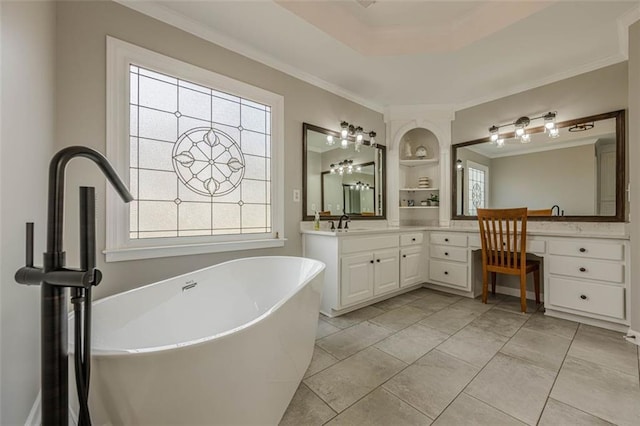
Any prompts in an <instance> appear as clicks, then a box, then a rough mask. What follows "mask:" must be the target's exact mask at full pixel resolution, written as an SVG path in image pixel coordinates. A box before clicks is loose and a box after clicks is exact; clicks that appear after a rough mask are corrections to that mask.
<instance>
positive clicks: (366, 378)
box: [304, 348, 406, 412]
mask: <svg viewBox="0 0 640 426" xmlns="http://www.w3.org/2000/svg"><path fill="white" fill-rule="evenodd" d="M405 367H406V364H405V363H404V362H402V361H400V360H398V359H396V358H394V357H392V356H391V355H387V354H385V353H384V352H382V351H380V350H378V349H376V348H367V349H365V350H363V351H361V352H358V353H357V354H355V355H354V356H352V357H349V358H347V359H346V360H344V361H341V362H339V363H337V364H334V365H332V366H331V367H329V368H327V369H326V370H324V371H321V372H320V373H318V374H315V375H313V376H311V377H309V378H308V379H305V380H304V383H305V384H306V385H307V386H309V388H310V389H311V390H313V391H314V392H315V393H316V394H317V395H319V396H320V397H321V398H322V399H323V400H324V401H325V402H326V403H327V404H329V406H330V407H331V408H333V409H334V410H335V411H337V412H341V411H343V410H344V409H345V408H347V407H349V406H350V405H352V404H353V403H354V402H356V401H357V400H359V399H360V398H362V397H363V396H365V395H366V394H368V393H369V392H371V391H372V390H374V389H375V388H376V387H378V386H380V385H381V384H382V383H384V382H385V381H387V380H388V379H389V378H391V377H392V376H393V375H394V374H396V373H398V372H399V371H400V370H402V369H403V368H405Z"/></svg>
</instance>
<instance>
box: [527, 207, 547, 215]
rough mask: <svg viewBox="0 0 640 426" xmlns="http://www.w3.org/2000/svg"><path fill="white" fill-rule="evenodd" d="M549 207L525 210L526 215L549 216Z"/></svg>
mask: <svg viewBox="0 0 640 426" xmlns="http://www.w3.org/2000/svg"><path fill="white" fill-rule="evenodd" d="M551 215H552V213H551V209H540V210H527V216H551Z"/></svg>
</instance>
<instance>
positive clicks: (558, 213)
mask: <svg viewBox="0 0 640 426" xmlns="http://www.w3.org/2000/svg"><path fill="white" fill-rule="evenodd" d="M555 209H558V212H557V214H556V216H560V206H559V205H557V204H554V205H553V207H551V215H552V216H553V212H554V210H555Z"/></svg>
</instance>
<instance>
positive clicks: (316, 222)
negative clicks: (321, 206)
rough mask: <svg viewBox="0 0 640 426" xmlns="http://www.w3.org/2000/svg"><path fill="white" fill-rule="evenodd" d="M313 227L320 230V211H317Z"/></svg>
mask: <svg viewBox="0 0 640 426" xmlns="http://www.w3.org/2000/svg"><path fill="white" fill-rule="evenodd" d="M313 229H315V230H316V231H319V230H320V213H318V211H316V214H315V216H314V218H313Z"/></svg>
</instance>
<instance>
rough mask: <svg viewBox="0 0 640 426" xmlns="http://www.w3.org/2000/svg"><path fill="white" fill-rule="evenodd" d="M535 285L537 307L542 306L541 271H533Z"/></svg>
mask: <svg viewBox="0 0 640 426" xmlns="http://www.w3.org/2000/svg"><path fill="white" fill-rule="evenodd" d="M533 285H534V290H535V292H536V305H539V304H540V269H536V270H535V271H533Z"/></svg>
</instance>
